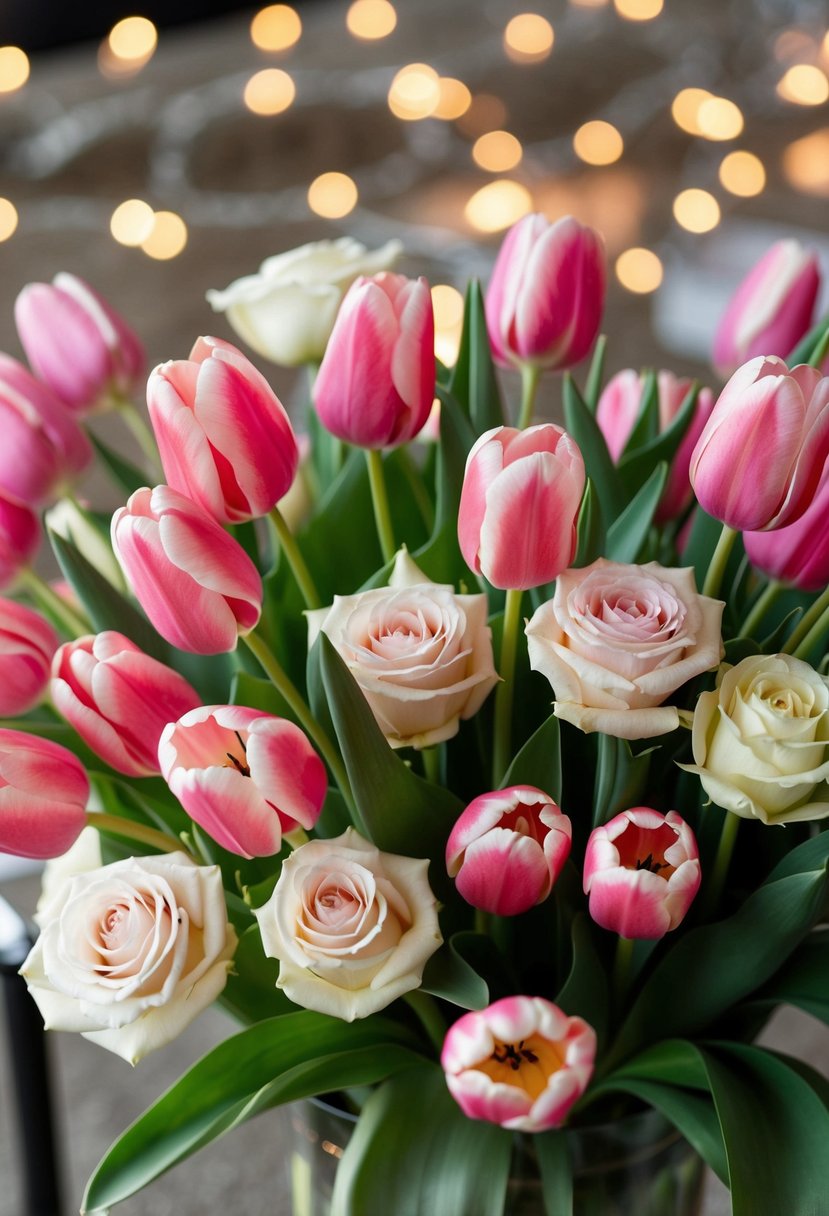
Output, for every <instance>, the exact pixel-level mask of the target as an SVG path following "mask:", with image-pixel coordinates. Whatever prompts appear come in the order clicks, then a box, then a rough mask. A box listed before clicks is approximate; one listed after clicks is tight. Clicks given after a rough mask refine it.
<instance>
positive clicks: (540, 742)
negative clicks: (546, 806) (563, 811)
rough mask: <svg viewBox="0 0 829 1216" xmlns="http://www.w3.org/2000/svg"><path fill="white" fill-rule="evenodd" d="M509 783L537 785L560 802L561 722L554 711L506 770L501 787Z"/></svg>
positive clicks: (503, 787) (554, 800)
mask: <svg viewBox="0 0 829 1216" xmlns="http://www.w3.org/2000/svg"><path fill="white" fill-rule="evenodd" d="M508 785H534V786H535V787H536V789H539V790H543V791H544V793H545V794H549V795H550V797H551V798H552V800H553V802H556V803H560V802H561V724H560V723H559V720H558V718H557V717H556V716H555V714H550V716H549V718H548V719H547V721H546V722H542V724H541V726H539V728H538V730H537V731H536V732H535V734H534V735H531V736H530V738H529V739H528V740H527V742H526V743H525V744H524V746H523V747H522V748H521V750H520V752H519V753H518V755H517V756H516V757H515V759H514V760H513V762H512V764H511V765H510V766H509V768H508V769H507V775H506V776H505V777H504V780H503V781H502V783H501V788H502V789H505V788H506V787H507V786H508Z"/></svg>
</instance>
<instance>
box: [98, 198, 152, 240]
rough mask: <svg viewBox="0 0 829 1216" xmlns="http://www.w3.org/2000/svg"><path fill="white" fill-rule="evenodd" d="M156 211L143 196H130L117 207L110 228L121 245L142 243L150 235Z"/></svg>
mask: <svg viewBox="0 0 829 1216" xmlns="http://www.w3.org/2000/svg"><path fill="white" fill-rule="evenodd" d="M154 224H155V212H154V211H153V209H152V207H151V206H150V204H149V203H145V202H144V200H143V199H141V198H128V199H126V200H125V201H124V202H123V203H119V205H118V206H117V207H116V208H115V210H114V211H113V213H112V217H111V218H110V221H109V230H110V232H111V233H112V235H113V237H114V238H115V240H116V241H117V242H118V244H119V245H130V246H134V245H141V244H143V243H144V241H146V240H147V238H148V237H149V236H150V234H151V232H152V230H153V226H154Z"/></svg>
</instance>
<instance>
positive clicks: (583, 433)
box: [562, 372, 626, 520]
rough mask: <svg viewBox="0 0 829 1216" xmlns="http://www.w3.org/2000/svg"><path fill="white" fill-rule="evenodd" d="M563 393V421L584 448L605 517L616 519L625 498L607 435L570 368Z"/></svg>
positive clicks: (583, 453)
mask: <svg viewBox="0 0 829 1216" xmlns="http://www.w3.org/2000/svg"><path fill="white" fill-rule="evenodd" d="M562 393H563V398H564V425H565V426H566V427H567V430H568V431H569V433H570V434H571V435H572V437H573V439H575V441H576V443H577V444H578V445H579V448H580V449H581V454H582V456H583V458H584V465H585V469H586V470H587V476H588V477H589V478H590V480H591V481H592V482H593V485H594V486H595V488H596V493H597V495H598V497H599V502H600V504H601V509H602V518H603V519H606V520H607V519H616V518H617V516H619V515H621V513H622V511H623V510H624V509H625V501H626V500H625V496H624V493H623V491H622V485H621V482H620V480H619V475H618V473H617V471H616V466H615V465H614V463H613V461H612V460H611V458H610V452H609V451H608V450H607V443H606V442H605V437H604V435H603V434H602V432H601V431H600V430H599V425H598V423H597V422H596V419H595V418H594V417H593V415H592V414H591V412H590V410H589V409H588V408H587V406H586V405H585V403H584V400H583V398H582V396H581V393H580V392H579V390H578V389H577V387H576V383H575V381H574V380H573V377H572V376H571V375H570V373H569V372H565V373H564V380H563V385H562Z"/></svg>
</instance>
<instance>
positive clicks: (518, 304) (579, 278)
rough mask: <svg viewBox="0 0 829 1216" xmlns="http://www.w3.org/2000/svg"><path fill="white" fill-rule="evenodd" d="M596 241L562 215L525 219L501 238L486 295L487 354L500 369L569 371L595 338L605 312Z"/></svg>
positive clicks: (601, 263)
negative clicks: (489, 352) (525, 367)
mask: <svg viewBox="0 0 829 1216" xmlns="http://www.w3.org/2000/svg"><path fill="white" fill-rule="evenodd" d="M606 286H607V284H606V271H605V257H604V246H603V244H602V239H601V237H600V236H599V234H598V233H597V232H595V231H594V230H593V229H592V228H587V227H585V226H583V225H582V224H580V223H579V222H578V221H577V220H575V219H573V217H572V216H571V215H566V216H564V217H563V218H562V219H560V220H557V221H556V222H555V223H554V224H551V223H549V222H548V220H547V219H545V217H544V216H543V215H526V216H524V218H523V219H522V220H519V221H518V223H517V224H515V225H514V227H512V228H511V229H510V230H509V232H508V233H507V235H506V238H505V239H504V243H503V245H502V246H501V250H500V252H499V254H498V258H497V260H496V262H495V269H494V270H493V272H492V278H491V279H490V282H489V287H488V289H487V293H486V323H487V329H488V330H489V340H490V344H491V346H492V353H493V355H494V356H495V358H496V359H497V361H498V362H499V363H500V364H502V365H503V366H504V367H510V366H514V367H520V366H521V365H522V364H531V365H535V366H536V367H540V368H544V369H546V370H548V371H553V370H556V369H559V368H564V367H572V365H573V364H574V363H578V362H579V360H580V359H583V358H584V356H585V355H586V354H587V353H588V351H589V350H590V348H591V346H592V345H593V343H594V342H595V340H596V335H597V334H598V332H599V326H600V324H601V320H602V311H603V309H604V298H605V290H606Z"/></svg>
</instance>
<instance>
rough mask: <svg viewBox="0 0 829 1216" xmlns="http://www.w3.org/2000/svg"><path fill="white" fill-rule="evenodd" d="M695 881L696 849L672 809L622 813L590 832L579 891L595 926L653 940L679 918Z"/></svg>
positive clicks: (698, 875)
mask: <svg viewBox="0 0 829 1216" xmlns="http://www.w3.org/2000/svg"><path fill="white" fill-rule="evenodd" d="M700 881H701V873H700V865H699V850H698V849H697V842H696V838H695V837H694V833H693V832H692V831H691V829H690V827H689V826H688V824H687V823H686V822H685V820H684V819H682V817H681V816H680V815H677V813H676V811H668V813H667V815H663V814H662V813H661V812H660V811H654V810H651V808H650V807H647V806H635V807H633V808H632V809H631V810H629V811H622V813H621V814H620V815H616V816H614V818H613V819H611V820H610V822H609V823H605V824H603V825H602V826H601V827H598V828H594V830H593V831H592V832H591V833H590V838H589V840H588V842H587V849H586V851H585V855H584V893H585V895H588V896H589V897H590V915H591V916H592V918H593V920H594V921H595V922H596V924H598V925H601V926H602V928H603V929H609V930H610V931H611V932H612V933H618V934H619V936H620V937H627V938H634V939H636V940H639V939H647V940H654V939H656V938H660V937H664V936H665V934H666V933H668V932H669V931H670V930H671V929H675V928H676V927H677V925H678V924H680V922H681V921H682V920H683V918H684V917H685V914H686V912H687V911H688V909H689V908H690V906H691V904H692V903H693V900H694V896H695V895H696V893H697V891H698V890H699V885H700Z"/></svg>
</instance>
